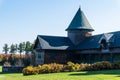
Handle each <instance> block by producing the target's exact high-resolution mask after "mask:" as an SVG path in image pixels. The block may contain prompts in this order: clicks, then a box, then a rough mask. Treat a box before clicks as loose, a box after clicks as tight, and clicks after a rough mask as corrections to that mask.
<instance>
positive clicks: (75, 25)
mask: <svg viewBox="0 0 120 80" xmlns="http://www.w3.org/2000/svg"><path fill="white" fill-rule="evenodd" d="M69 30H88V31H90V32H91V31H94V29H93V28H92V27H91V25H90V24H89V22H88V20H87V18H86V16H85V15H84V13H83V12H82V11H81V9H80V8H79V9H78V11H77V13H76V15H75V16H74V18H73V20H72V21H71V23H70V25H69V27H68V28H67V29H66V31H69Z"/></svg>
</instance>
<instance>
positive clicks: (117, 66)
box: [112, 62, 120, 69]
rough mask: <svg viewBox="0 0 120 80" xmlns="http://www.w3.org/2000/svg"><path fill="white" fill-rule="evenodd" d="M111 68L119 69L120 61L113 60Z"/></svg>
mask: <svg viewBox="0 0 120 80" xmlns="http://www.w3.org/2000/svg"><path fill="white" fill-rule="evenodd" d="M112 66H113V69H120V62H115V63H113V64H112Z"/></svg>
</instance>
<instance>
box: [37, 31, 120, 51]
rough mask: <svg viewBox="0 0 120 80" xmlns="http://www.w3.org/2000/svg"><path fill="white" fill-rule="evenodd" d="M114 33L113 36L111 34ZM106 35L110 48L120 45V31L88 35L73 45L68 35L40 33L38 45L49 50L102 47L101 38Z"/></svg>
mask: <svg viewBox="0 0 120 80" xmlns="http://www.w3.org/2000/svg"><path fill="white" fill-rule="evenodd" d="M111 34H112V36H111ZM103 36H105V38H106V39H108V41H109V42H111V44H110V45H109V47H110V48H114V47H120V31H117V32H110V33H105V34H99V35H94V36H91V37H87V38H86V39H85V40H83V41H82V42H81V43H80V44H79V45H76V46H75V45H73V44H72V42H71V41H70V39H69V38H68V37H59V36H41V35H38V37H37V40H36V45H37V44H38V43H39V44H40V49H49V50H84V49H98V48H100V40H101V39H102V37H103Z"/></svg>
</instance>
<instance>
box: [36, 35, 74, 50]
mask: <svg viewBox="0 0 120 80" xmlns="http://www.w3.org/2000/svg"><path fill="white" fill-rule="evenodd" d="M36 43H38V44H40V48H41V49H54V50H69V49H72V47H73V44H72V42H71V41H70V40H69V38H67V37H60V36H43V35H38V36H37V42H36Z"/></svg>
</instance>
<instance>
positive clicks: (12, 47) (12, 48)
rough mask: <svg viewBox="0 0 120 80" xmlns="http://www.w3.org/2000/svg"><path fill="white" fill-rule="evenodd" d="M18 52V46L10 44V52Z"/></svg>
mask: <svg viewBox="0 0 120 80" xmlns="http://www.w3.org/2000/svg"><path fill="white" fill-rule="evenodd" d="M15 52H16V46H15V45H14V44H12V45H11V46H10V53H12V54H14V53H15Z"/></svg>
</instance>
